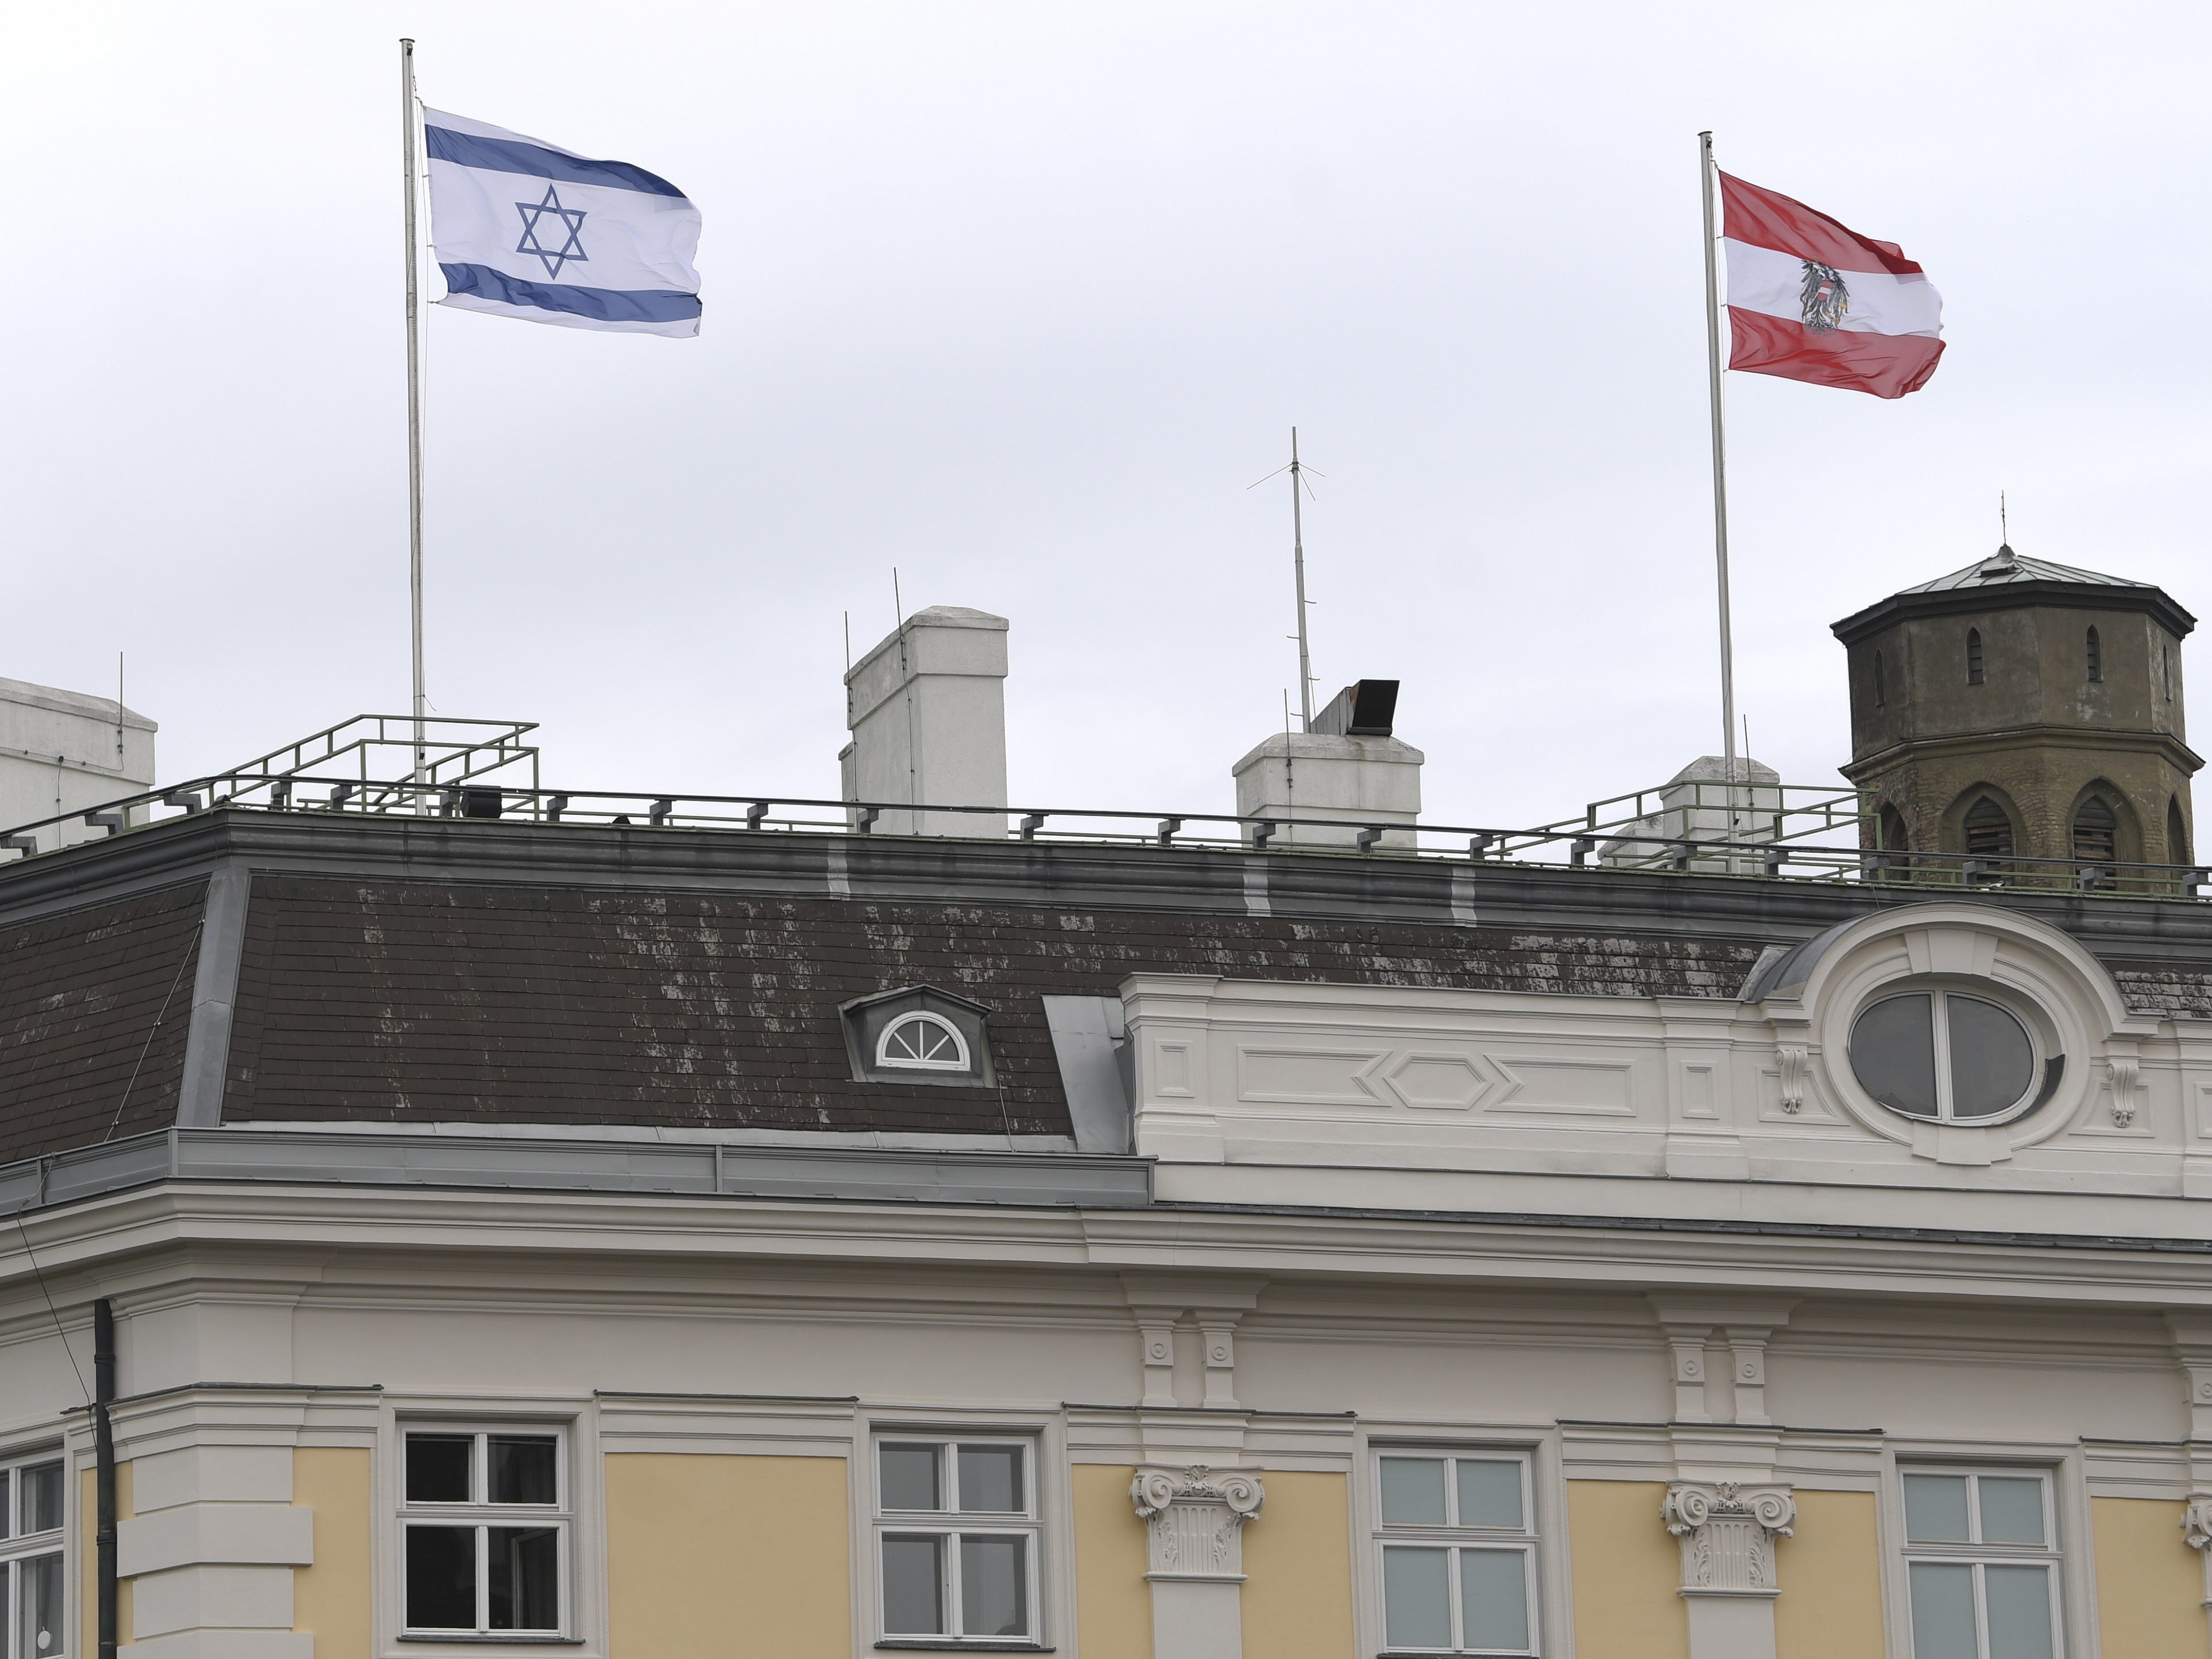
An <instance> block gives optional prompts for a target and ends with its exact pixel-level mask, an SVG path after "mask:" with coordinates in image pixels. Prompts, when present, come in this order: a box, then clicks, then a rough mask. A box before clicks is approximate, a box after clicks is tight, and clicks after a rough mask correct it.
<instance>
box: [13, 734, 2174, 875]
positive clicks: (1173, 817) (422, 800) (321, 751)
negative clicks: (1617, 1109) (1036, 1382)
mask: <svg viewBox="0 0 2212 1659" xmlns="http://www.w3.org/2000/svg"><path fill="white" fill-rule="evenodd" d="M423 726H424V736H423V738H422V741H421V742H420V743H419V744H418V743H417V740H416V729H415V728H416V722H415V721H414V720H413V718H412V717H411V716H409V715H394V714H380V715H362V716H359V717H357V718H356V719H354V720H348V721H344V722H343V723H341V724H340V725H337V726H331V727H330V728H328V729H327V730H325V731H324V732H317V733H316V734H315V735H314V736H313V737H312V738H303V739H302V740H301V742H299V743H297V744H289V745H288V746H286V747H285V748H283V749H281V750H275V751H272V752H271V753H270V754H268V755H264V756H262V757H259V758H258V759H257V760H255V761H253V762H250V763H247V764H246V765H245V766H241V767H234V768H232V769H229V770H228V771H224V772H220V773H216V774H211V775H208V776H205V777H201V778H196V779H193V780H191V781H189V782H186V783H183V784H175V785H170V786H167V787H161V788H157V789H151V790H147V791H144V792H143V793H138V794H135V795H129V796H125V797H121V798H119V799H116V800H113V801H110V802H107V803H106V804H105V805H101V806H100V807H97V808H94V809H93V810H91V811H73V812H67V813H60V814H57V815H55V816H54V817H47V818H42V819H40V820H38V821H37V822H35V823H26V824H21V825H18V826H16V827H15V828H14V829H8V830H4V831H0V863H6V862H9V861H10V855H12V857H13V859H15V860H21V859H23V858H28V857H33V856H38V855H39V854H40V853H41V852H42V851H44V852H47V853H51V852H52V851H53V850H56V848H54V847H52V846H49V845H47V844H46V843H47V842H60V841H62V840H64V838H65V837H70V836H76V837H79V838H82V830H83V829H87V828H89V829H102V830H105V831H106V833H107V834H108V835H110V836H114V835H122V834H128V833H132V832H136V831H138V830H141V829H146V828H149V827H150V826H152V825H155V824H158V823H168V822H173V821H174V820H176V819H177V818H179V817H191V816H193V815H195V814H197V813H199V812H202V811H209V810H212V809H216V808H222V809H228V810H231V811H267V812H289V813H307V814H314V815H326V814H327V815H336V816H339V817H349V816H368V817H392V816H404V817H444V818H463V819H477V820H486V821H492V820H497V821H502V822H527V823H539V824H548V825H569V826H579V827H580V826H599V827H610V826H611V827H616V828H628V829H642V830H650V831H666V832H671V833H698V832H706V833H715V834H738V835H777V834H811V835H825V834H826V835H847V836H871V835H885V834H890V833H894V832H898V831H900V830H901V828H902V826H906V825H908V824H910V823H911V822H912V821H913V820H914V819H915V818H918V817H927V818H929V819H932V820H933V821H935V823H936V824H937V825H938V826H939V827H940V828H941V826H943V825H944V824H945V823H946V822H947V821H950V822H951V823H955V824H967V823H972V824H973V825H974V829H973V833H972V834H970V835H959V834H956V835H954V836H952V837H951V838H952V839H969V840H979V841H980V840H988V841H993V842H1002V843H1003V842H1006V841H1007V840H1009V839H1012V840H1015V841H1018V842H1079V843H1087V844H1091V845H1097V846H1126V847H1139V846H1147V847H1162V848H1196V849H1212V850H1217V851H1241V852H1246V853H1253V852H1264V853H1268V854H1295V855H1297V856H1300V857H1314V858H1347V857H1350V858H1362V859H1397V860H1406V859H1413V860H1425V861H1428V860H1450V861H1453V862H1457V863H1467V862H1470V861H1472V862H1474V863H1479V864H1490V865H1528V866H1560V867H1566V868H1583V869H1593V870H1595V869H1613V870H1638V871H1648V872H1658V873H1662V874H1674V875H1707V876H1710V875H1729V876H1738V877H1747V878H1754V879H1764V880H1778V881H1797V882H1803V881H1816V882H1853V883H1876V884H1885V885H1887V884H1910V885H1912V886H1914V887H1917V888H1932V889H1950V890H2029V891H2066V892H2071V893H2078V894H2081V895H2085V896H2098V897H2137V898H2141V897H2158V898H2182V899H2191V900H2195V899H2197V898H2198V896H2199V891H2200V889H2202V888H2203V887H2204V886H2205V885H2206V884H2208V883H2212V872H2208V871H2206V870H2205V869H2203V867H2200V866H2191V865H2167V864H2144V863H2130V862H2124V861H2120V860H2112V859H2039V858H2029V857H2026V856H2023V855H2019V854H2013V853H2010V852H2000V853H1984V854H1957V853H1936V852H1923V851H1917V850H1905V849H1901V848H1894V849H1893V848H1882V847H1881V846H1880V845H1879V843H1878V834H1879V821H1878V820H1877V819H1876V818H1875V817H1874V816H1873V815H1872V813H1871V811H1870V810H1869V808H1870V805H1871V803H1870V802H1869V799H1867V798H1866V796H1865V795H1864V794H1863V793H1861V792H1859V791H1856V790H1850V789H1838V788H1832V787H1808V786H1803V785H1796V784H1784V783H1779V782H1771V781H1756V780H1754V781H1736V782H1729V781H1723V780H1717V779H1712V780H1694V781H1676V782H1671V783H1667V784H1662V785H1658V786H1656V787H1652V788H1650V789H1644V790H1638V791H1633V792H1631V793H1626V794H1621V795H1615V796H1612V797H1609V798H1607V799H1604V800H1600V801H1595V802H1592V803H1591V804H1590V805H1588V806H1586V807H1585V808H1584V809H1583V811H1582V812H1581V813H1579V814H1578V815H1577V816H1575V817H1569V818H1561V819H1557V820H1554V821H1553V822H1550V823H1540V824H1535V825H1533V826H1528V827H1524V828H1513V827H1506V826H1497V825H1490V826H1485V825H1473V824H1441V823H1397V822H1390V821H1383V820H1377V819H1370V818H1360V817H1310V816H1307V815H1306V814H1305V813H1304V812H1303V811H1301V812H1299V813H1298V814H1297V816H1296V817H1267V816H1256V815H1247V816H1243V817H1239V816H1237V815H1234V814H1225V813H1209V812H1188V811H1183V812H1139V811H1123V810H1117V809H1100V808H1092V807H1020V806H1014V807H1006V806H973V805H961V804H957V803H945V804H938V803H921V804H916V803H913V802H908V801H847V800H828V799H807V798H801V797H794V796H782V795H775V796H770V795H699V794H686V795H678V794H660V793H650V792H640V791H634V790H605V789H577V788H567V789H553V788H548V787H544V786H543V784H542V783H541V781H540V779H539V776H538V758H539V757H538V749H537V748H536V747H535V746H533V745H532V744H526V743H525V742H524V741H523V738H525V737H526V735H527V734H528V733H529V732H532V731H533V730H534V729H535V727H534V726H532V724H531V723H529V722H526V721H492V720H449V719H442V718H434V719H426V720H425V721H424V722H423ZM395 760H396V761H398V763H399V764H398V765H396V766H395V765H393V764H392V762H393V761H395ZM41 832H46V834H45V835H44V836H43V837H42V836H41ZM933 838H936V839H945V838H946V837H945V836H943V835H941V834H940V835H939V836H935V837H933Z"/></svg>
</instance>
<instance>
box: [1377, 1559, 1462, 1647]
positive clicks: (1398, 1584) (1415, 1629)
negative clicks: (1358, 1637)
mask: <svg viewBox="0 0 2212 1659" xmlns="http://www.w3.org/2000/svg"><path fill="white" fill-rule="evenodd" d="M1450 1597H1451V1552H1450V1551H1449V1550H1407V1549H1389V1550H1384V1551H1383V1624H1384V1625H1385V1626H1387V1630H1386V1632H1385V1635H1384V1639H1385V1640H1386V1641H1387V1642H1389V1644H1390V1645H1391V1646H1392V1647H1394V1648H1448V1647H1449V1646H1450V1645H1451V1601H1450Z"/></svg>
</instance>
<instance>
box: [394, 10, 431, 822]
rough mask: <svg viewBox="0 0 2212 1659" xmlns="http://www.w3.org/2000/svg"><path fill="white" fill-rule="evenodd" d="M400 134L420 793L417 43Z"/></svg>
mask: <svg viewBox="0 0 2212 1659" xmlns="http://www.w3.org/2000/svg"><path fill="white" fill-rule="evenodd" d="M399 129H400V135H401V138H400V152H401V155H402V157H403V159H404V166H405V174H406V190H407V205H406V214H405V217H406V227H407V597H408V608H409V619H410V625H411V629H412V632H411V635H410V637H411V640H412V642H413V646H414V670H415V708H414V713H415V785H416V788H417V789H420V788H421V787H422V786H423V784H424V783H425V782H426V781H427V780H426V777H425V773H426V771H427V764H426V763H427V746H426V743H425V734H424V730H423V724H422V721H423V716H424V715H425V714H427V713H428V708H429V697H428V694H427V693H426V691H425V690H424V689H423V684H422V320H421V315H420V308H419V302H418V297H417V295H416V284H417V280H418V274H419V268H420V266H421V264H422V252H421V244H420V242H419V240H417V237H416V228H415V210H416V197H417V196H418V195H420V194H421V187H420V179H421V167H422V161H421V159H420V157H419V156H418V155H417V154H416V148H415V133H416V125H415V43H414V41H412V40H401V41H400V43H399Z"/></svg>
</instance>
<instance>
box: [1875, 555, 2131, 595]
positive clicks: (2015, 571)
mask: <svg viewBox="0 0 2212 1659" xmlns="http://www.w3.org/2000/svg"><path fill="white" fill-rule="evenodd" d="M2006 582H2081V583H2086V584H2087V585H2089V586H2103V587H2140V588H2144V589H2147V590H2148V591H2150V592H2156V591H2157V589H2156V588H2155V587H2154V585H2153V584H2151V583H2149V582H2139V581H2132V580H2129V579H2128V578H2127V577H2125V576H2107V575H2106V574H2104V573H2103V572H2102V571H2098V570H2084V569H2082V568H2081V567H2080V566H2078V565H2071V564H2054V563H2053V562H2051V561H2050V560H2049V559H2031V558H2028V557H2027V556H2025V555H2022V554H2019V553H2015V552H2014V551H2013V550H2012V549H2011V548H2009V547H2000V548H1999V549H1997V550H1996V552H1995V553H1993V554H1991V555H1990V556H1989V557H1988V558H1986V559H1977V560H1975V561H1974V562H1973V563H1972V564H1970V565H1967V566H1966V567H1965V568H1963V569H1959V570H1954V571H1953V572H1952V573H1951V574H1949V575H1948V576H1938V577H1936V580H1933V581H1926V582H1921V583H1918V584H1917V585H1916V586H1911V587H1905V588H1899V590H1898V591H1899V592H1900V593H1948V592H1953V591H1954V590H1956V589H1958V588H1962V587H1989V586H1995V585H1999V584H2002V583H2006Z"/></svg>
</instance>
